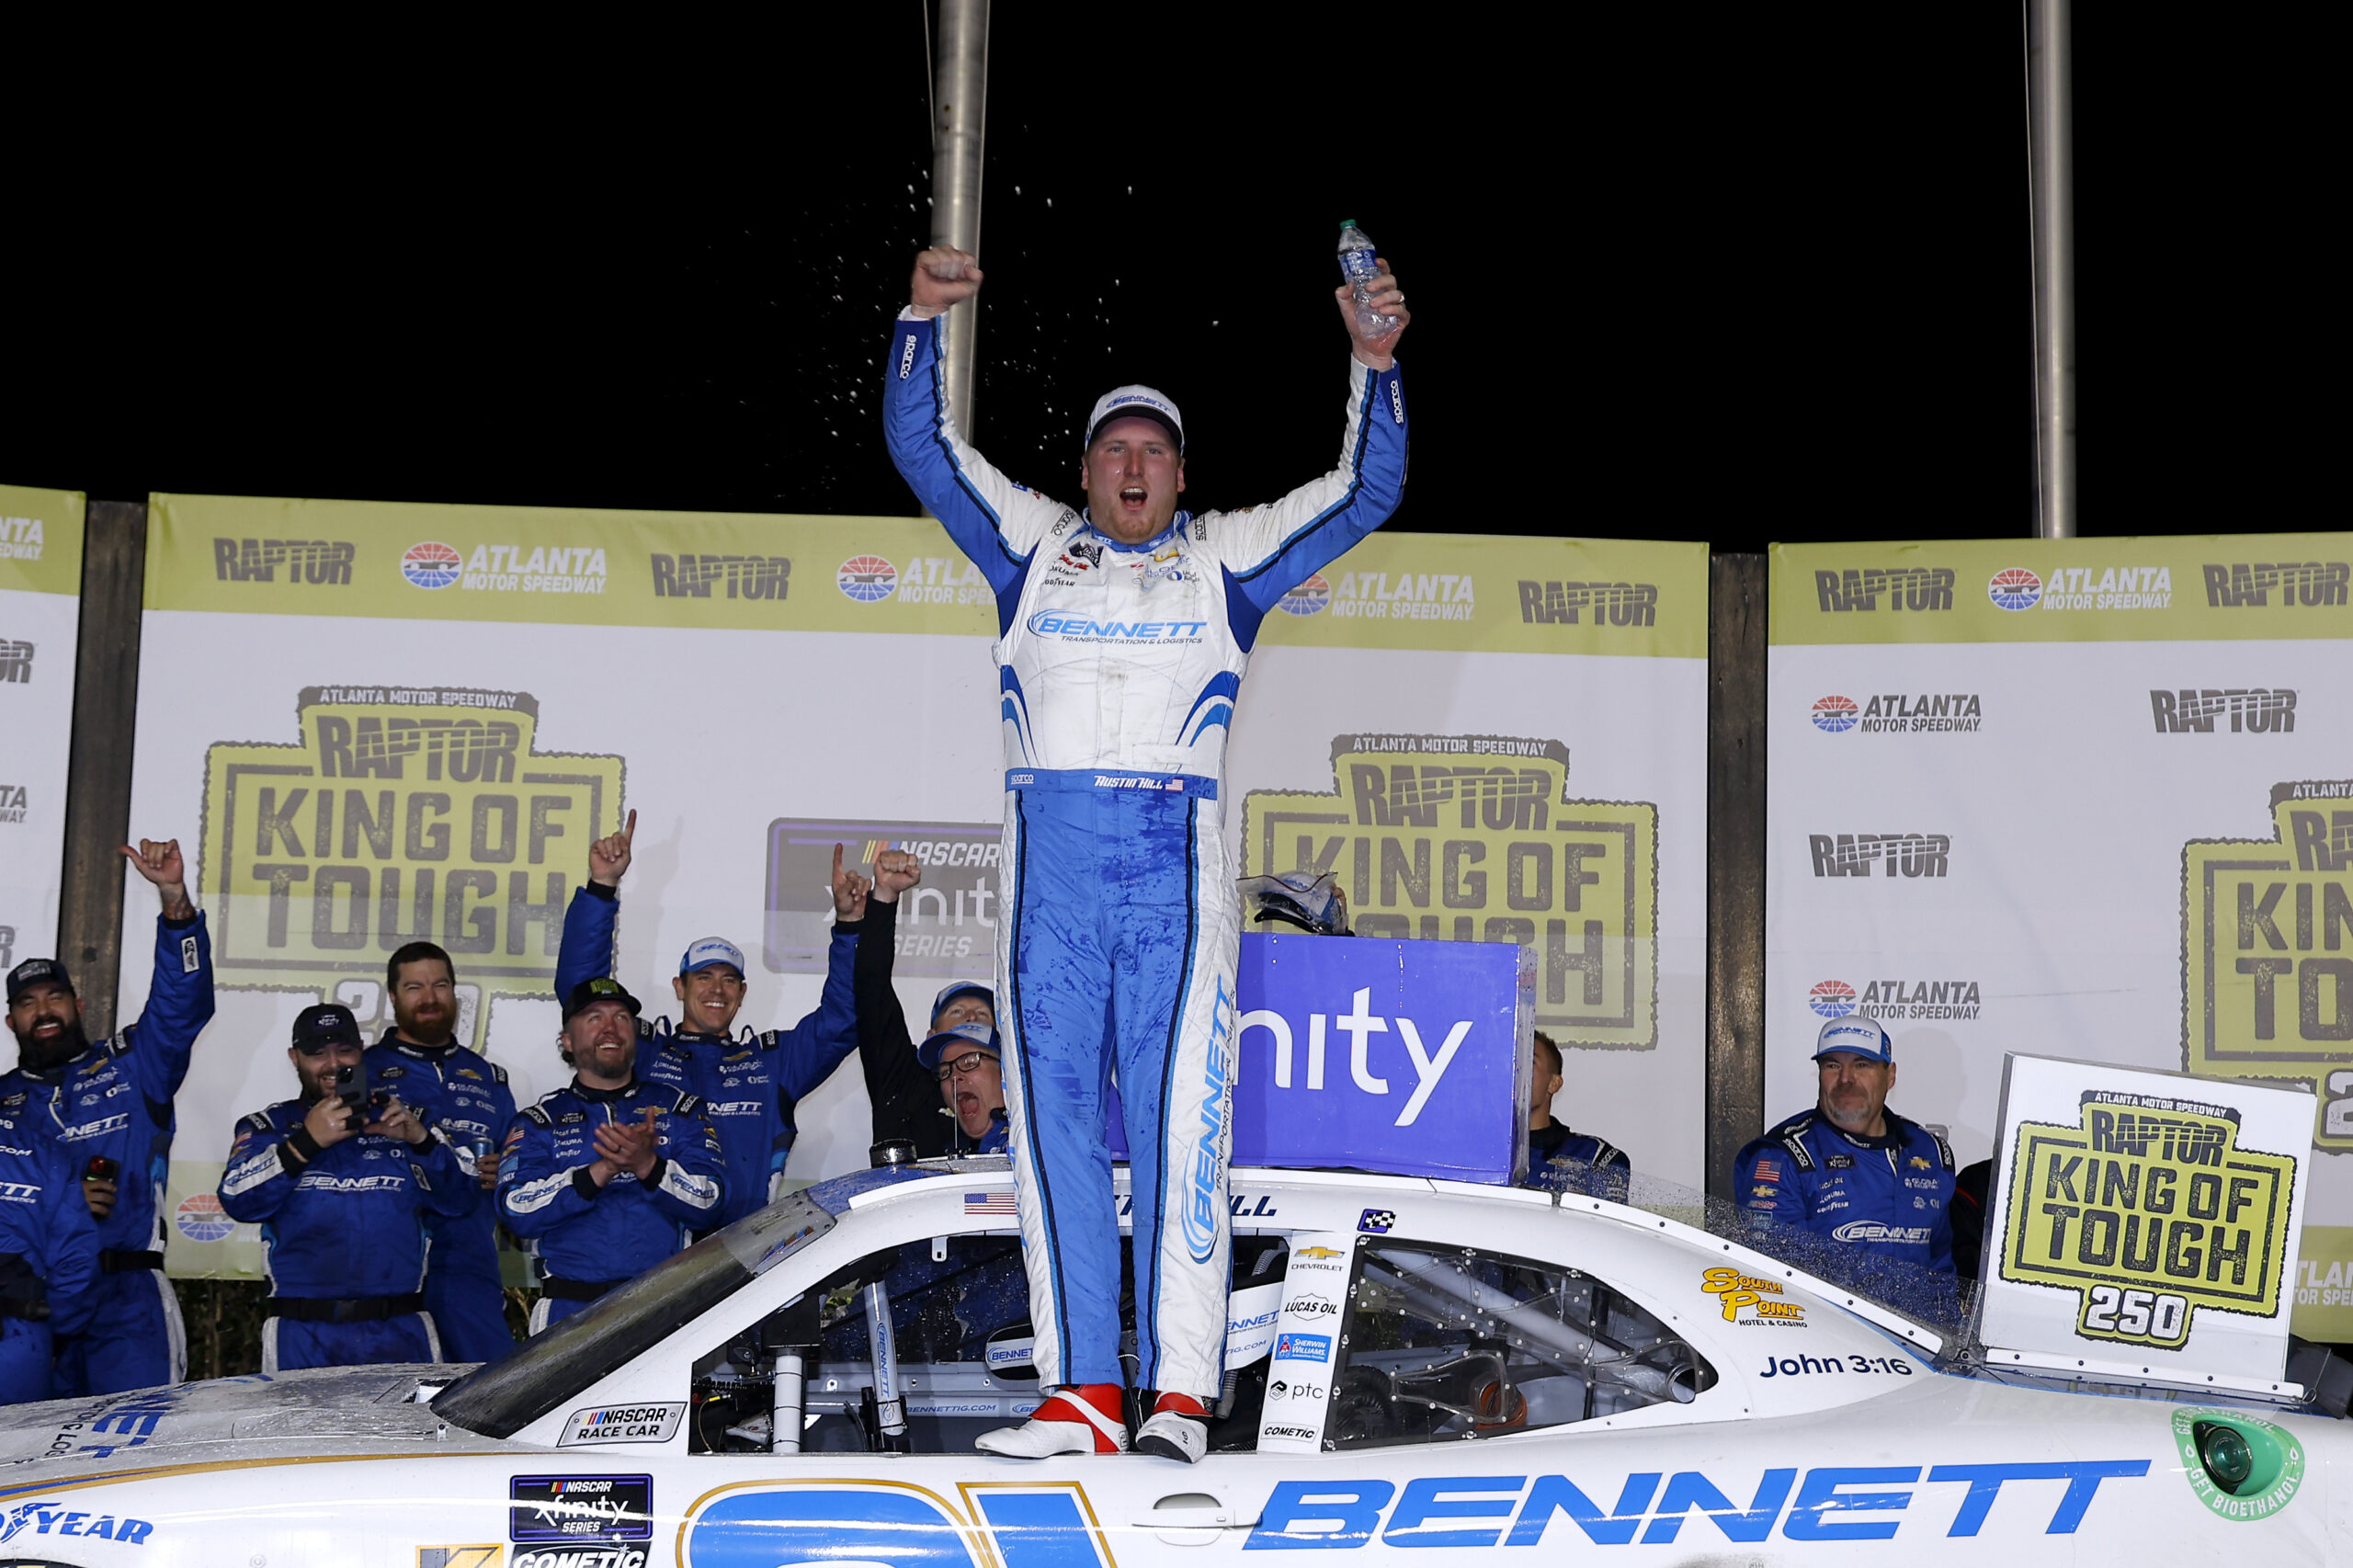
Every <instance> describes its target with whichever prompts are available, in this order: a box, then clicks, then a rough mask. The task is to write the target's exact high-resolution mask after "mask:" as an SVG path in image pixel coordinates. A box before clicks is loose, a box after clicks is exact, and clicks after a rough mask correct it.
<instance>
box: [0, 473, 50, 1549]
mask: <svg viewBox="0 0 2353 1568" xmlns="http://www.w3.org/2000/svg"><path fill="white" fill-rule="evenodd" d="M42 543H43V531H42V528H41V522H40V518H39V517H0V561H39V560H40V552H41V546H42ZM5 1539H6V1537H0V1540H5Z"/></svg>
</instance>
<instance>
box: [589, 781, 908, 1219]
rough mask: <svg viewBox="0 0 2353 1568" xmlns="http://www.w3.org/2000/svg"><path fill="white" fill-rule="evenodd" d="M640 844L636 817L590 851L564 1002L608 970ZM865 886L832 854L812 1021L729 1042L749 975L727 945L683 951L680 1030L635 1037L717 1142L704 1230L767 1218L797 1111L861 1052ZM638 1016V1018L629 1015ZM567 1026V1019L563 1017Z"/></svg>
mask: <svg viewBox="0 0 2353 1568" xmlns="http://www.w3.org/2000/svg"><path fill="white" fill-rule="evenodd" d="M636 837H637V812H636V811H635V810H634V809H632V810H631V812H630V813H629V820H628V822H627V823H626V824H624V825H623V826H622V828H621V830H620V832H619V833H615V834H611V835H607V836H606V837H603V838H600V839H598V840H597V842H596V843H594V844H592V845H590V846H588V881H585V883H583V884H582V885H581V888H580V891H579V892H576V893H574V894H573V895H572V903H571V906H570V907H569V908H567V909H566V910H565V911H564V915H563V950H562V951H561V952H560V953H559V954H558V955H557V958H556V966H555V990H556V997H557V999H558V1000H559V1001H563V1002H565V1003H566V1006H567V1009H568V1007H569V1000H568V999H569V998H570V997H571V996H572V995H573V994H574V992H575V991H576V990H577V989H578V988H579V986H580V985H581V983H583V982H584V981H586V980H589V979H591V978H594V977H596V976H598V975H608V974H610V973H612V971H613V959H614V952H613V928H614V926H615V925H616V924H617V922H618V920H619V917H620V885H621V878H622V877H624V876H626V875H628V873H629V868H630V861H631V856H632V846H633V845H634V842H635V840H636ZM866 888H867V882H866V879H865V878H863V877H861V876H859V875H858V873H857V872H856V871H845V870H844V869H842V856H841V846H839V845H835V846H834V881H833V890H834V934H833V937H832V939H831V941H830V943H829V944H828V946H827V949H826V953H825V988H824V994H822V995H821V996H820V997H819V999H818V1003H817V1008H816V1011H814V1012H813V1013H811V1014H810V1015H809V1016H808V1017H805V1018H802V1019H801V1021H800V1022H799V1023H798V1024H795V1025H794V1026H793V1027H792V1028H789V1029H765V1030H762V1031H761V1032H759V1033H757V1034H752V1033H749V1032H747V1033H745V1035H744V1036H743V1037H742V1038H740V1039H739V1038H737V1037H736V1036H735V1034H734V1033H733V1030H734V1028H735V1016H736V1014H738V1013H740V1012H742V1011H743V1009H744V998H745V994H746V985H745V982H746V979H747V977H748V974H749V970H748V968H747V966H746V965H745V961H744V950H743V949H741V948H738V947H737V946H736V945H735V944H734V943H733V942H731V941H729V940H728V939H727V938H726V937H702V938H700V939H699V940H697V941H694V942H690V943H688V945H687V950H686V952H685V953H684V955H682V956H681V957H680V958H679V960H678V972H677V974H676V977H675V978H674V979H672V980H671V982H670V991H671V994H673V995H674V996H676V998H677V1000H678V1013H679V1017H678V1024H677V1027H676V1028H675V1029H674V1028H671V1027H670V1022H669V1020H668V1019H667V1018H664V1019H662V1020H661V1021H660V1022H659V1023H658V1024H657V1023H655V1022H654V1021H653V1020H650V1019H646V1018H640V1019H638V1021H637V1031H638V1039H639V1040H641V1041H642V1042H643V1043H644V1044H645V1045H647V1046H648V1047H649V1048H650V1049H649V1050H648V1051H646V1052H645V1056H644V1060H643V1062H642V1063H641V1064H640V1065H641V1067H642V1071H643V1073H644V1074H645V1077H646V1079H647V1081H648V1082H651V1083H655V1084H667V1085H671V1086H672V1087H674V1088H679V1089H684V1090H686V1091H687V1092H688V1094H690V1095H692V1096H695V1097H696V1098H697V1099H698V1100H699V1101H700V1102H701V1104H702V1107H703V1109H702V1112H701V1114H702V1115H704V1116H706V1117H708V1118H709V1119H710V1124H711V1126H712V1127H714V1128H716V1129H717V1130H718V1132H719V1146H720V1148H721V1150H722V1152H723V1153H724V1154H725V1156H726V1161H727V1195H726V1199H725V1201H724V1203H723V1204H722V1206H721V1207H720V1208H719V1209H718V1210H716V1211H714V1212H712V1213H711V1214H710V1215H709V1216H708V1217H706V1218H705V1219H704V1220H703V1221H702V1228H703V1229H706V1230H713V1229H716V1228H718V1227H719V1226H721V1225H725V1224H729V1223H731V1222H733V1221H736V1220H740V1219H742V1218H743V1217H744V1216H745V1215H746V1214H749V1213H751V1212H753V1211H754V1210H756V1209H759V1208H761V1207H762V1206H763V1205H765V1204H767V1201H768V1200H769V1199H771V1198H772V1197H774V1196H775V1193H776V1187H777V1184H778V1183H779V1181H780V1180H781V1179H782V1177H783V1176H784V1165H785V1159H786V1157H787V1156H788V1155H789V1154H790V1153H791V1152H792V1144H793V1140H794V1138H795V1137H796V1136H797V1135H798V1129H797V1128H796V1127H795V1126H794V1124H793V1118H792V1113H793V1108H794V1106H795V1105H797V1104H798V1103H799V1102H800V1101H801V1100H802V1099H804V1098H806V1097H807V1096H809V1095H810V1094H812V1093H813V1092H814V1091H815V1090H816V1088H817V1085H820V1084H823V1083H824V1081H825V1080H826V1079H827V1078H829V1077H831V1076H833V1073H834V1069H835V1068H836V1067H839V1066H840V1065H841V1064H842V1060H843V1058H845V1057H847V1055H849V1053H850V1052H851V1051H853V1050H855V1049H857V1046H858V1017H857V1008H856V1006H855V1004H854V1003H853V1001H852V993H851V989H850V965H851V962H852V960H854V959H855V958H856V956H857V952H858V922H859V920H860V919H861V918H862V917H863V916H864V915H865V910H866ZM631 1011H632V1012H634V1011H635V1009H634V1008H632V1009H631ZM566 1016H567V1017H569V1016H570V1015H569V1012H568V1011H567V1014H566Z"/></svg>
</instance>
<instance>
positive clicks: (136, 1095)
mask: <svg viewBox="0 0 2353 1568" xmlns="http://www.w3.org/2000/svg"><path fill="white" fill-rule="evenodd" d="M211 1017H212V937H211V934H210V932H209V931H208V930H207V929H206V928H205V923H204V915H203V912H202V911H199V912H198V913H197V914H195V915H190V916H189V917H188V918H187V919H186V920H168V919H165V918H164V917H163V916H161V915H158V916H157V917H156V919H155V968H154V978H153V980H151V981H150V982H149V983H148V987H147V1006H146V1008H145V1010H144V1011H143V1012H142V1013H141V1014H140V1016H139V1019H138V1021H137V1022H136V1023H133V1024H131V1025H129V1026H127V1027H126V1028H122V1029H119V1030H118V1031H117V1032H116V1033H115V1034H114V1035H113V1036H112V1037H111V1038H109V1039H107V1040H98V1041H96V1042H94V1043H92V1044H91V1045H90V1046H89V1047H88V1049H86V1050H85V1051H82V1052H81V1053H80V1054H79V1055H77V1056H75V1057H74V1059H73V1060H72V1061H70V1062H64V1063H63V1064H61V1065H59V1066H56V1067H51V1068H48V1069H46V1070H43V1071H40V1072H36V1071H34V1070H33V1069H31V1068H29V1067H21V1066H20V1067H17V1068H16V1069H15V1070H14V1071H12V1072H10V1073H8V1074H6V1075H0V1099H6V1098H8V1097H9V1096H14V1095H18V1094H22V1095H26V1096H29V1103H30V1104H32V1105H33V1106H35V1107H39V1108H43V1115H41V1116H40V1117H39V1118H37V1119H36V1120H35V1127H36V1130H37V1131H39V1133H40V1136H41V1137H43V1138H44V1139H45V1140H46V1141H47V1142H51V1143H53V1144H55V1145H56V1146H57V1148H58V1151H59V1155H60V1157H61V1158H62V1159H63V1161H64V1162H65V1163H66V1165H68V1167H69V1168H70V1169H71V1170H72V1171H73V1172H74V1175H75V1176H77V1177H78V1176H79V1175H80V1173H81V1171H82V1169H83V1167H84V1166H85V1165H87V1164H88V1163H89V1159H90V1156H91V1155H93V1154H104V1155H106V1156H107V1157H108V1159H110V1160H112V1161H114V1162H115V1165H116V1166H117V1170H116V1173H115V1184H116V1189H117V1191H116V1197H115V1202H114V1211H113V1212H112V1213H110V1214H108V1216H107V1217H106V1218H105V1219H104V1220H102V1221H98V1222H97V1233H98V1271H99V1272H98V1278H97V1281H96V1283H94V1284H93V1285H92V1287H91V1295H92V1297H93V1301H92V1305H91V1309H90V1312H89V1315H88V1316H87V1317H86V1318H85V1319H84V1320H83V1322H82V1323H81V1324H80V1325H79V1326H78V1327H75V1328H73V1329H70V1330H69V1329H66V1328H63V1327H62V1326H56V1325H52V1328H53V1332H54V1334H55V1337H56V1342H57V1377H56V1383H55V1388H56V1392H57V1393H58V1395H59V1396H60V1397H74V1398H79V1397H83V1396H86V1395H90V1394H102V1393H121V1392H125V1391H127V1390H130V1389H142V1388H153V1387H154V1386H156V1385H157V1384H160V1383H176V1382H178V1381H180V1380H181V1379H183V1378H185V1377H186V1376H187V1375H188V1334H187V1331H186V1329H184V1328H183V1327H182V1326H181V1324H180V1303H179V1298H178V1297H177V1296H176V1295H175V1294H173V1291H172V1282H171V1281H170V1280H169V1279H166V1278H164V1220H163V1215H162V1213H161V1212H160V1211H159V1208H158V1200H159V1199H161V1198H162V1196H163V1193H164V1187H165V1178H166V1177H167V1176H169V1175H170V1172H171V1153H172V1137H173V1134H174V1133H175V1132H176V1131H177V1130H178V1118H177V1113H176V1110H175V1109H174V1107H173V1104H172V1102H173V1100H174V1099H175V1098H176V1096H178V1094H179V1091H180V1084H181V1083H182V1082H183V1081H184V1080H185V1079H186V1078H187V1077H188V1057H189V1053H190V1052H191V1051H193V1050H194V1049H195V1047H196V1037H197V1036H198V1035H199V1034H200V1033H202V1032H203V1029H204V1026H205V1024H206V1023H208V1022H209V1021H210V1019H211ZM75 1196H76V1197H77V1198H78V1197H79V1196H80V1193H79V1191H78V1189H77V1190H76V1192H75Z"/></svg>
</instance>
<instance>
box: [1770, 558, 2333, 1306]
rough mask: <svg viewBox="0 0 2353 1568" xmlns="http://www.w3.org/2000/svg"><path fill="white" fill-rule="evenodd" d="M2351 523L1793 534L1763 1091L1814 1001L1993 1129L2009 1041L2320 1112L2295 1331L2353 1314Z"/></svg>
mask: <svg viewBox="0 0 2353 1568" xmlns="http://www.w3.org/2000/svg"><path fill="white" fill-rule="evenodd" d="M2348 585H2353V536H2347V535H2341V534H2306V535H2260V534H2245V535H2236V536H2230V537H2222V538H2212V539H2143V540H2129V539H2117V540H2018V541H2008V542H2005V541H1995V540H1986V541H1974V542H1963V543H1949V544H1889V545H1835V546H1834V545H1805V546H1782V547H1780V548H1779V549H1778V550H1776V551H1775V552H1774V556H1773V562H1772V651H1771V670H1770V676H1771V686H1770V704H1771V719H1770V730H1769V733H1768V756H1769V762H1768V780H1769V789H1768V835H1769V836H1768V842H1769V846H1770V847H1769V850H1768V934H1767V964H1768V991H1767V994H1768V1015H1767V1032H1766V1043H1767V1112H1768V1118H1769V1119H1779V1117H1781V1116H1785V1115H1788V1114H1790V1113H1791V1112H1793V1111H1796V1110H1799V1109H1802V1108H1805V1107H1807V1106H1809V1105H1811V1104H1812V1103H1813V1098H1814V1087H1813V1070H1812V1067H1811V1065H1810V1063H1809V1060H1808V1059H1809V1057H1810V1055H1811V1053H1812V1049H1813V1038H1814V1032H1815V1030H1816V1029H1817V1028H1819V1027H1820V1025H1821V1023H1822V1021H1823V1019H1824V1018H1826V1017H1840V1016H1843V1015H1845V1014H1847V1013H1858V1012H1859V1013H1862V1014H1864V1015H1867V1016H1870V1017H1876V1018H1878V1019H1879V1020H1880V1021H1881V1023H1882V1024H1884V1025H1885V1026H1886V1028H1887V1029H1888V1031H1889V1033H1890V1034H1891V1035H1893V1037H1894V1040H1895V1059H1896V1062H1897V1070H1898V1075H1899V1082H1898V1084H1897V1085H1896V1089H1895V1092H1894V1093H1893V1095H1892V1096H1890V1100H1889V1103H1890V1104H1891V1105H1893V1106H1894V1107H1895V1108H1897V1109H1899V1110H1901V1111H1903V1112H1904V1114H1905V1115H1907V1116H1909V1117H1912V1118H1913V1119H1915V1120H1921V1121H1927V1122H1930V1123H1934V1124H1938V1125H1940V1126H1944V1127H1947V1128H1949V1131H1950V1132H1951V1134H1952V1139H1953V1143H1954V1148H1955V1152H1956V1153H1957V1154H1958V1155H1959V1156H1960V1158H1961V1160H1963V1161H1964V1162H1967V1161H1973V1160H1978V1159H1982V1158H1984V1157H1986V1156H1987V1155H1988V1154H1989V1153H1991V1148H1992V1139H1993V1134H1994V1126H1995V1107H1996V1101H1997V1097H1998V1095H1999V1091H2000V1086H2001V1063H2002V1058H2003V1054H2004V1052H2006V1051H2018V1052H2021V1053H2029V1054H2034V1055H2045V1056H2054V1057H2064V1058H2069V1059H2077V1060H2089V1061H2095V1062H2112V1063H2116V1064H2118V1065H2122V1066H2139V1067H2157V1068H2166V1069H2172V1070H2175V1071H2187V1072H2189V1073H2192V1074H2200V1075H2203V1076H2207V1077H2211V1078H2221V1079H2228V1078H2264V1079H2275V1080H2280V1081H2284V1082H2287V1083H2292V1084H2297V1085H2304V1086H2307V1087H2310V1088H2312V1089H2313V1090H2315V1091H2317V1092H2318V1095H2319V1097H2320V1108H2319V1112H2318V1119H2317V1123H2316V1125H2315V1127H2314V1129H2313V1147H2314V1148H2315V1149H2316V1150H2317V1151H2318V1152H2319V1153H2320V1154H2321V1155H2322V1157H2321V1158H2319V1159H2317V1160H2316V1161H2314V1162H2313V1171H2312V1181H2311V1202H2310V1205H2309V1208H2308V1209H2307V1210H2306V1225H2305V1228H2304V1233H2303V1255H2302V1267H2301V1269H2300V1271H2299V1276H2298V1278H2296V1279H2295V1280H2293V1281H2292V1282H2291V1284H2292V1286H2293V1288H2294V1292H2295V1294H2294V1304H2295V1320H2294V1321H2295V1329H2296V1332H2297V1333H2299V1334H2302V1335H2306V1336H2308V1337H2313V1338H2320V1339H2330V1340H2346V1339H2353V749H2349V748H2348V745H2347V740H2348V736H2353V603H2348Z"/></svg>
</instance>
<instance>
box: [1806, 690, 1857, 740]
mask: <svg viewBox="0 0 2353 1568" xmlns="http://www.w3.org/2000/svg"><path fill="white" fill-rule="evenodd" d="M1861 716H1862V715H1861V710H1859V709H1858V708H1857V707H1856V706H1855V699H1853V698H1851V697H1825V698H1824V699H1822V700H1821V701H1819V702H1817V703H1815V704H1814V705H1813V727H1814V728H1815V729H1817V730H1820V731H1822V732H1823V733H1825V734H1832V735H1836V734H1843V733H1846V732H1847V731H1848V730H1851V729H1853V728H1854V727H1855V723H1856V722H1857V721H1858V720H1859V718H1861Z"/></svg>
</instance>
